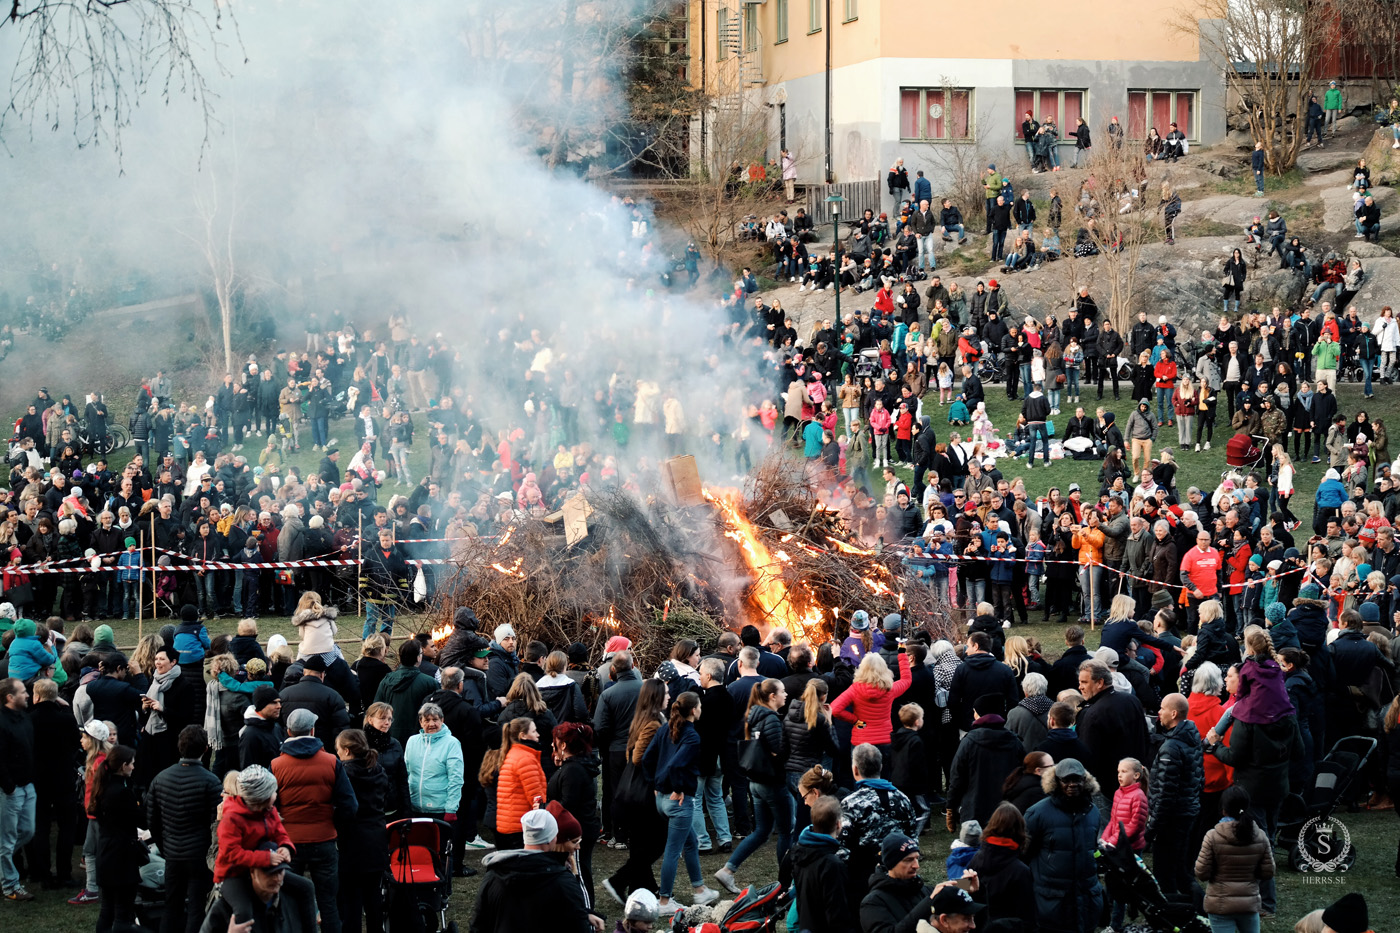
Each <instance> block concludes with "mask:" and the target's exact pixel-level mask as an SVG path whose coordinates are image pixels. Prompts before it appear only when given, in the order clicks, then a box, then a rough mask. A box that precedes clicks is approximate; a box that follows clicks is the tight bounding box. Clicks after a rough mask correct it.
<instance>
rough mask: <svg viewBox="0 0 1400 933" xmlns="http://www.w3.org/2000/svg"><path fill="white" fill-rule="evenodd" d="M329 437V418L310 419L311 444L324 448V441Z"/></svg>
mask: <svg viewBox="0 0 1400 933" xmlns="http://www.w3.org/2000/svg"><path fill="white" fill-rule="evenodd" d="M330 436H331V422H330V419H329V418H326V417H321V418H312V419H311V443H312V444H315V445H318V446H320V447H325V446H326V440H327V439H328V438H329V437H330Z"/></svg>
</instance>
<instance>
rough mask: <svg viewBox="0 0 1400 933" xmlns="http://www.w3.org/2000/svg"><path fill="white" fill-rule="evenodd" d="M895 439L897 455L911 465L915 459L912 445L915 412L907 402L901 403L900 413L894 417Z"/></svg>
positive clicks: (904, 462) (900, 460) (902, 461)
mask: <svg viewBox="0 0 1400 933" xmlns="http://www.w3.org/2000/svg"><path fill="white" fill-rule="evenodd" d="M894 439H895V457H896V458H897V459H898V460H899V462H900V463H902V464H904V465H906V466H907V465H909V462H910V461H911V460H913V459H914V452H913V448H912V447H911V446H910V445H911V444H912V442H913V439H914V413H913V412H911V411H910V410H909V404H908V403H907V402H900V403H899V413H898V414H897V415H895V418H894Z"/></svg>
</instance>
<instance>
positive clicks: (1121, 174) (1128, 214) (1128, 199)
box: [1063, 135, 1160, 333]
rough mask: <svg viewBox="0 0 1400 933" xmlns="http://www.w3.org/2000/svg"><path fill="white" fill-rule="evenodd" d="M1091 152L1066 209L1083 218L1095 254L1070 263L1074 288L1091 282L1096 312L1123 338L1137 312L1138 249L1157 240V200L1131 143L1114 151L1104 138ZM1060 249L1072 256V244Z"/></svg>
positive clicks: (1140, 159) (1135, 147) (1143, 163)
mask: <svg viewBox="0 0 1400 933" xmlns="http://www.w3.org/2000/svg"><path fill="white" fill-rule="evenodd" d="M1090 153H1091V157H1090V159H1089V176H1088V178H1087V179H1086V181H1085V187H1084V189H1083V191H1082V192H1081V193H1080V195H1079V197H1077V198H1074V199H1073V201H1072V202H1071V203H1067V204H1066V206H1065V209H1066V212H1067V213H1068V212H1071V211H1072V212H1074V214H1075V215H1077V216H1078V217H1080V218H1081V222H1082V223H1083V224H1084V229H1085V230H1087V231H1088V234H1089V237H1090V239H1091V240H1092V241H1093V243H1094V246H1096V247H1097V248H1098V255H1097V256H1094V257H1093V258H1091V259H1077V260H1073V261H1072V264H1073V266H1074V268H1075V272H1076V276H1078V277H1081V280H1080V281H1079V283H1078V284H1090V282H1092V283H1093V288H1094V290H1095V293H1096V295H1095V297H1096V299H1097V300H1098V301H1099V309H1100V311H1102V312H1103V313H1104V314H1106V315H1107V316H1108V319H1109V320H1111V321H1112V322H1113V326H1114V327H1115V328H1117V329H1118V330H1120V331H1123V332H1125V333H1126V332H1127V331H1128V330H1129V329H1130V328H1131V325H1132V318H1133V315H1134V314H1135V313H1136V312H1137V307H1136V304H1135V302H1136V300H1137V298H1138V293H1139V285H1138V273H1139V270H1140V267H1141V265H1142V248H1143V246H1144V245H1145V244H1146V243H1147V242H1148V241H1149V240H1152V239H1155V236H1156V228H1155V225H1154V220H1155V218H1156V217H1157V216H1158V215H1159V201H1160V196H1159V192H1158V191H1157V190H1155V189H1152V188H1150V187H1149V186H1148V182H1147V163H1146V161H1145V159H1144V156H1143V154H1142V150H1141V149H1139V148H1138V147H1137V146H1135V145H1134V144H1133V143H1131V142H1123V144H1122V145H1121V146H1115V145H1113V144H1112V139H1111V138H1109V137H1107V136H1106V135H1105V136H1104V137H1103V138H1102V141H1101V142H1100V144H1099V145H1097V146H1094V147H1093V148H1092V149H1091V150H1090ZM1090 204H1092V205H1093V206H1092V207H1090V206H1089V205H1090ZM1063 250H1064V253H1065V255H1067V256H1069V255H1073V252H1074V244H1073V243H1064V244H1063Z"/></svg>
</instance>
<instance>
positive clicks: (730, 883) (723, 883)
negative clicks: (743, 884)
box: [715, 868, 739, 894]
mask: <svg viewBox="0 0 1400 933" xmlns="http://www.w3.org/2000/svg"><path fill="white" fill-rule="evenodd" d="M715 880H716V881H718V882H719V886H720V887H721V888H724V890H726V891H728V892H729V893H730V894H738V893H739V886H738V885H737V884H735V883H734V872H732V871H730V870H729V869H728V868H721V869H720V870H719V871H717V872H715Z"/></svg>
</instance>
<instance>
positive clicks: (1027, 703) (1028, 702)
mask: <svg viewBox="0 0 1400 933" xmlns="http://www.w3.org/2000/svg"><path fill="white" fill-rule="evenodd" d="M1016 705H1017V706H1023V707H1025V708H1026V709H1028V710H1030V712H1031V713H1032V714H1033V715H1034V716H1035V718H1036V719H1044V718H1045V714H1046V713H1048V712H1050V707H1051V706H1054V705H1055V701H1054V700H1052V699H1050V698H1049V697H1048V696H1046V695H1045V694H1043V693H1037V694H1034V695H1032V696H1028V697H1026V698H1025V699H1024V700H1022V701H1021V702H1020V703H1017V704H1016Z"/></svg>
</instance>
